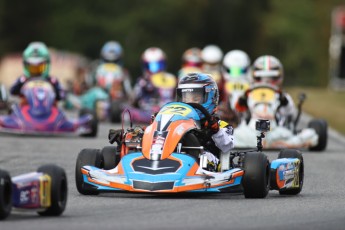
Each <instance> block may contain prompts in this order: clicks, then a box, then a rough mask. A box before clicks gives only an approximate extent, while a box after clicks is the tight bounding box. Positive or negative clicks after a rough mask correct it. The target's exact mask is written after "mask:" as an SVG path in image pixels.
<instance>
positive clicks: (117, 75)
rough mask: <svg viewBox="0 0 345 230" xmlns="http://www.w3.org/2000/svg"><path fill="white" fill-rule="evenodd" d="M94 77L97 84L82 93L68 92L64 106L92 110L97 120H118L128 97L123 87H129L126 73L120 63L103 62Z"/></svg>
mask: <svg viewBox="0 0 345 230" xmlns="http://www.w3.org/2000/svg"><path fill="white" fill-rule="evenodd" d="M95 77H96V81H97V85H95V86H93V87H91V88H90V89H88V90H87V91H86V92H85V93H83V94H82V95H80V96H78V95H75V94H73V93H68V94H67V99H66V101H65V102H66V104H65V107H66V108H78V109H82V110H88V111H94V112H95V114H96V116H97V119H98V120H99V121H107V120H109V121H111V122H113V123H115V122H120V121H121V118H120V116H121V112H122V105H123V104H125V103H127V102H128V99H129V98H128V95H125V93H124V92H125V90H124V88H131V87H130V83H129V81H128V79H127V78H128V76H127V74H126V73H125V71H124V69H123V68H122V67H121V66H120V65H117V64H115V63H103V64H100V65H99V66H98V67H97V70H96V76H95ZM126 84H128V85H126Z"/></svg>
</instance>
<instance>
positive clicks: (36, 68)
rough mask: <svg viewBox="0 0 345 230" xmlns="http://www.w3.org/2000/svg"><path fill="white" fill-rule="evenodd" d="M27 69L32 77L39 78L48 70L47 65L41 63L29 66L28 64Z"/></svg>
mask: <svg viewBox="0 0 345 230" xmlns="http://www.w3.org/2000/svg"><path fill="white" fill-rule="evenodd" d="M25 65H26V68H27V70H28V71H29V73H30V75H32V76H39V75H42V74H43V73H44V71H45V70H46V67H47V64H46V63H39V64H35V65H33V64H28V63H26V64H25Z"/></svg>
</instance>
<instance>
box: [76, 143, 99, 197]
mask: <svg viewBox="0 0 345 230" xmlns="http://www.w3.org/2000/svg"><path fill="white" fill-rule="evenodd" d="M86 165H89V166H95V167H97V168H100V167H101V153H100V150H99V149H83V150H81V151H80V153H79V155H78V157H77V163H76V166H75V182H76V186H77V190H78V192H79V193H81V194H83V195H98V194H99V191H98V190H97V188H96V187H94V186H92V185H90V184H87V183H85V182H84V175H83V173H82V172H81V168H82V167H83V166H86Z"/></svg>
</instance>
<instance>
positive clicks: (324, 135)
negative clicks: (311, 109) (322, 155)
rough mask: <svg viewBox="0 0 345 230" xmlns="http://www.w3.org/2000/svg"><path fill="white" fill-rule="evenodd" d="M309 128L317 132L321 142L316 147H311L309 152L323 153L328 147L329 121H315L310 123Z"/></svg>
mask: <svg viewBox="0 0 345 230" xmlns="http://www.w3.org/2000/svg"><path fill="white" fill-rule="evenodd" d="M308 127H309V128H312V129H314V130H315V131H316V133H317V135H318V136H319V140H318V143H317V145H316V146H313V147H310V148H309V150H311V151H323V150H325V149H326V147H327V139H328V130H327V129H328V124H327V121H325V120H323V119H314V120H312V121H310V122H309V124H308Z"/></svg>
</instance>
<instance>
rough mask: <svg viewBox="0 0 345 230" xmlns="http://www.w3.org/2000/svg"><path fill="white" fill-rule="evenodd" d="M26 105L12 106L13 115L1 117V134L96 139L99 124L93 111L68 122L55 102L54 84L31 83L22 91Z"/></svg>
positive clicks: (35, 81)
mask: <svg viewBox="0 0 345 230" xmlns="http://www.w3.org/2000/svg"><path fill="white" fill-rule="evenodd" d="M21 94H22V95H24V98H23V99H22V102H21V103H19V104H13V105H12V106H11V110H10V114H9V115H3V116H0V132H1V133H17V134H31V135H61V134H74V135H80V136H86V137H88V136H90V137H94V136H96V135H97V129H98V121H97V119H96V117H95V115H94V114H93V113H92V112H89V111H81V112H80V117H79V118H78V119H67V118H66V116H65V114H64V113H63V111H62V110H60V109H59V108H58V107H57V105H56V102H55V96H56V94H55V91H54V89H53V87H52V85H51V84H49V83H48V82H46V81H43V80H40V79H32V80H29V81H27V82H26V83H25V84H24V85H23V87H22V89H21Z"/></svg>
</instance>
